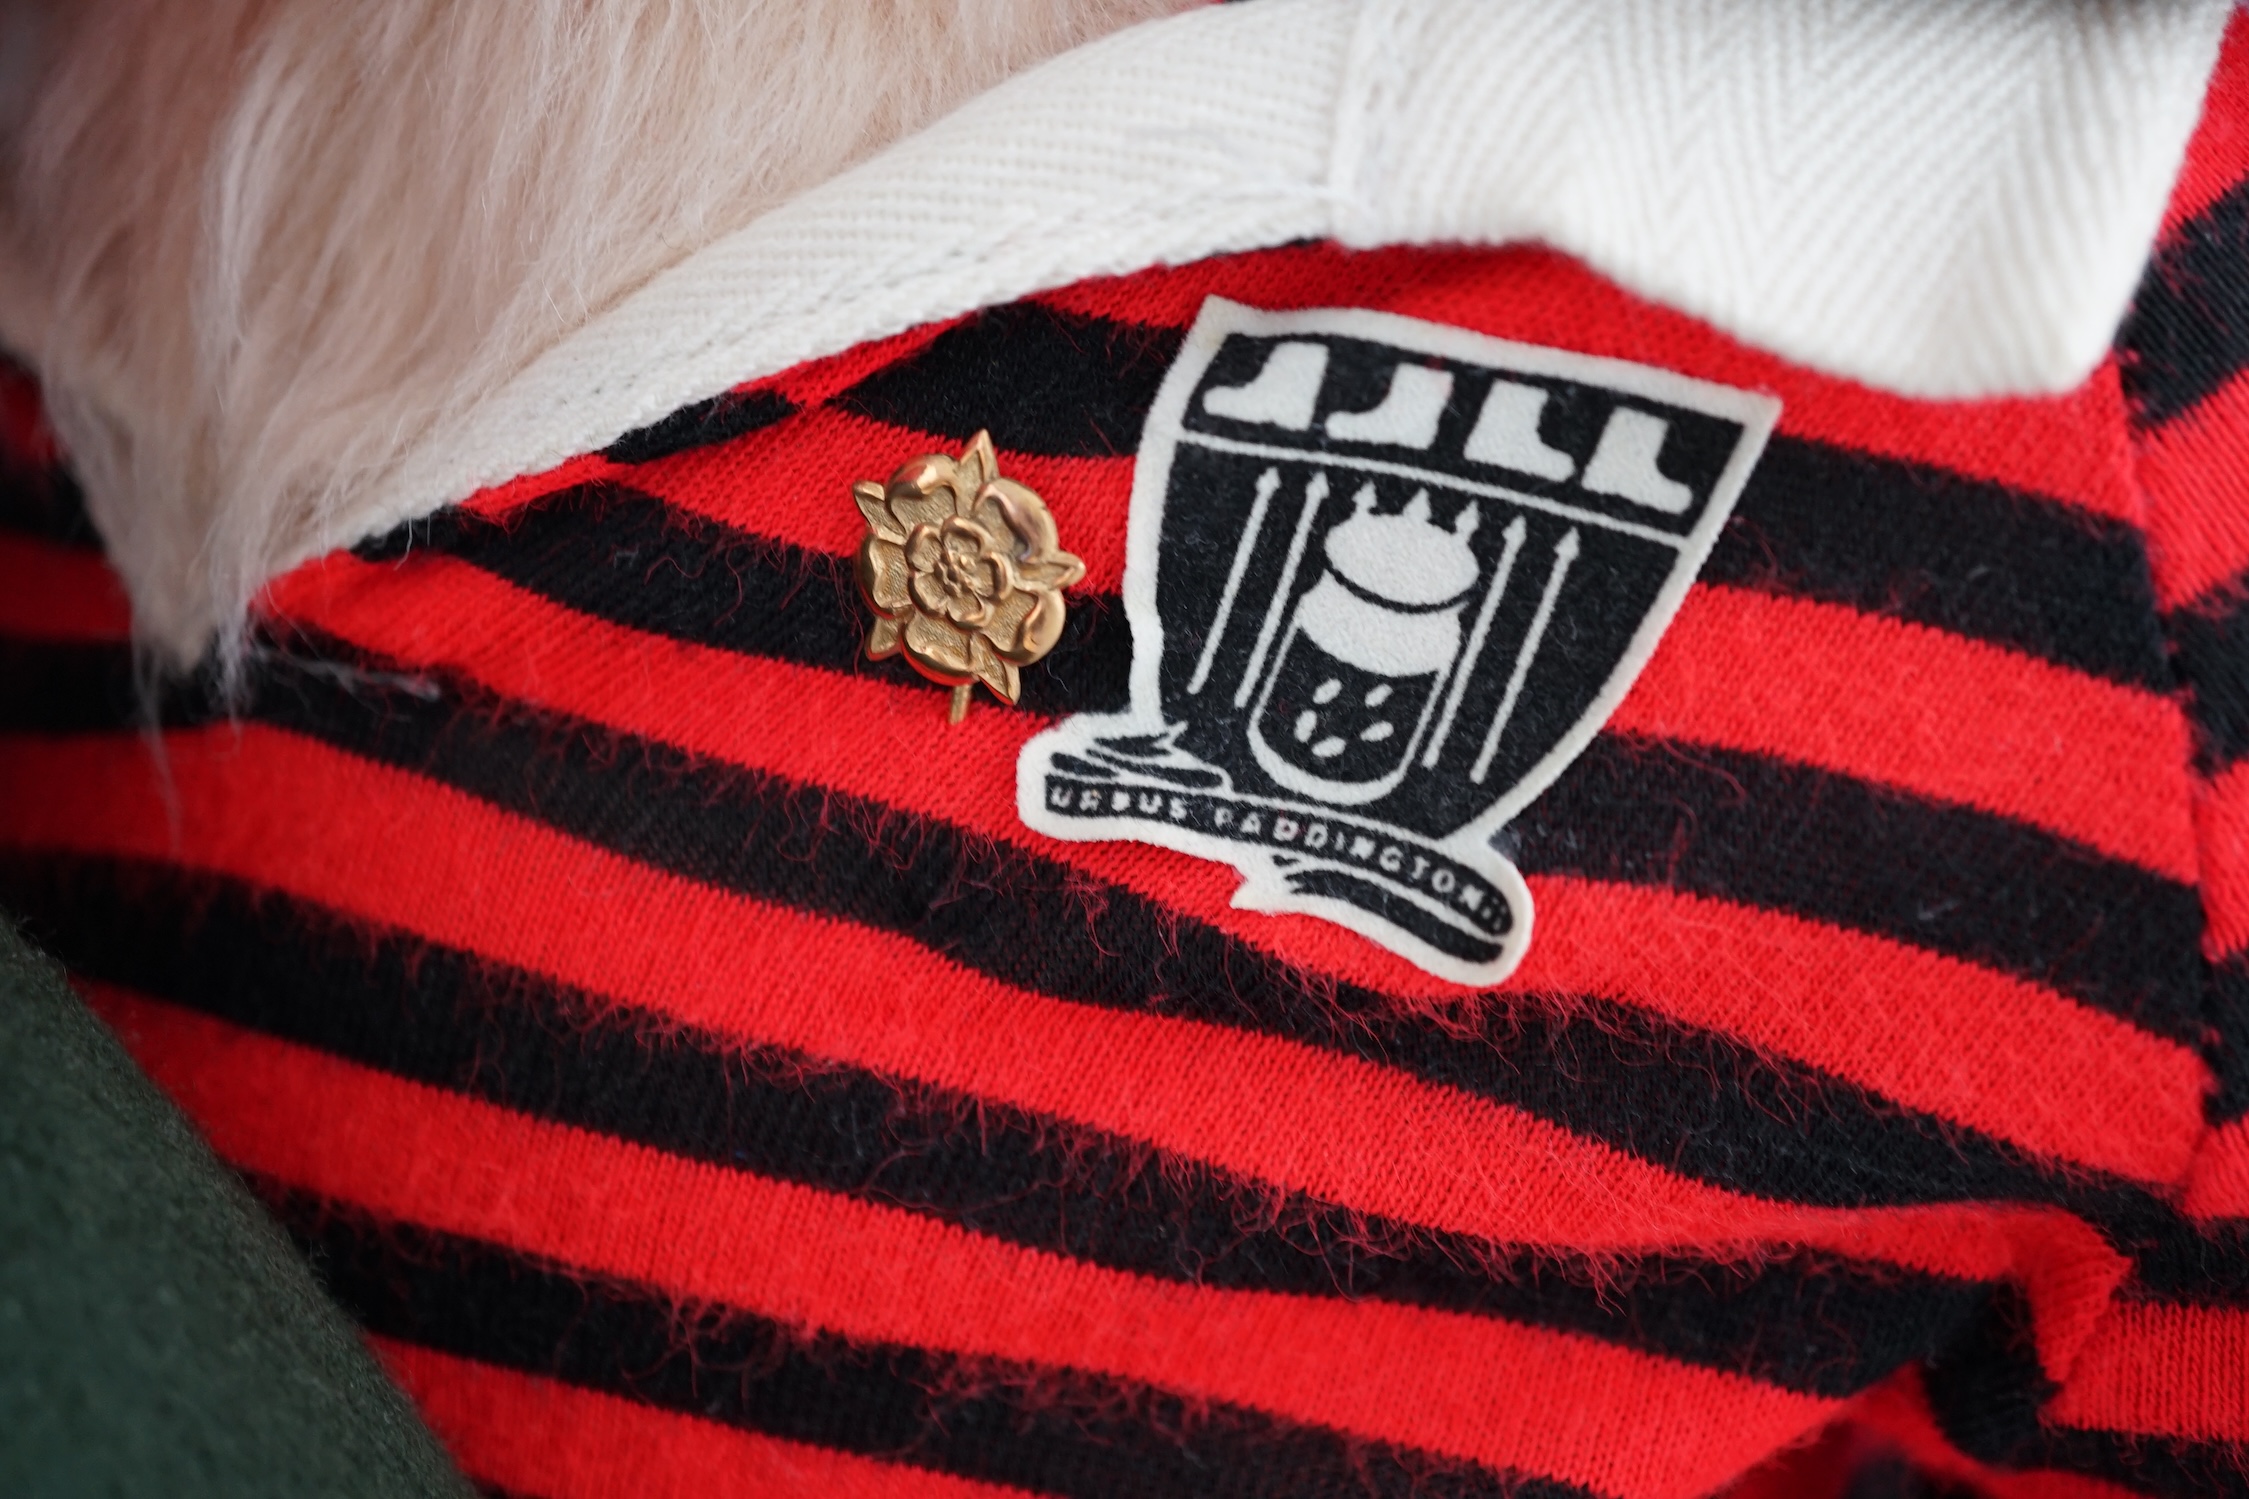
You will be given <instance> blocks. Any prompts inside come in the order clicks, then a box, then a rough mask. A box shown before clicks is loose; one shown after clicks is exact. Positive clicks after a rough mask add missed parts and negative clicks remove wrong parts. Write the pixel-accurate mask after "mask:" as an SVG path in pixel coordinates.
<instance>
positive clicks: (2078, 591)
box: [837, 262, 2249, 690]
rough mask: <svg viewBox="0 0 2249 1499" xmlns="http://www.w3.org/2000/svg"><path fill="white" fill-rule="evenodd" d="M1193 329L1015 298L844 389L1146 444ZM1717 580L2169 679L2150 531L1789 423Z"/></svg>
mask: <svg viewBox="0 0 2249 1499" xmlns="http://www.w3.org/2000/svg"><path fill="white" fill-rule="evenodd" d="M2244 263H2245V264H2249V262H2244ZM2243 284H2245V285H2249V279H2245V280H2244V283H2243ZM1179 341H1180V334H1179V333H1178V332H1176V331H1175V330H1171V329H1165V328H1150V327H1141V326H1137V325H1133V324H1128V323H1118V322H1110V321H1106V320H1102V319H1098V318H1088V317H1082V316H1078V315H1075V314H1070V313H1063V312H1058V311H1055V310H1053V309H1051V308H1047V307H1043V306H1041V305H1039V304H1037V303H1033V302H1024V303H1016V304H1013V305H1011V306H1007V307H1000V308H995V309H993V310H991V311H989V312H985V313H981V314H978V315H977V316H976V317H974V318H972V319H970V320H969V321H967V322H966V323H963V324H962V325H961V326H959V327H957V328H954V329H950V330H948V331H947V332H945V333H944V334H941V335H940V336H939V337H938V338H936V339H935V340H933V341H932V342H931V343H930V344H929V345H928V346H927V347H926V348H924V349H922V350H920V351H918V352H916V353H915V354H913V355H910V356H909V357H907V358H905V359H903V360H901V361H899V362H898V363H896V364H893V365H891V366H889V367H888V368H886V369H884V370H882V371H881V372H879V373H878V374H875V375H873V376H871V377H869V378H868V379H867V380H865V381H863V382H862V383H861V384H859V385H858V386H856V387H854V388H853V389H852V390H850V391H848V392H846V393H845V394H843V395H842V396H840V397H838V398H837V403H838V404H839V405H842V406H845V407H847V408H848V409H850V410H853V411H856V412H859V413H861V414H863V415H867V416H872V417H876V418H879V419H881V420H883V421H887V422H891V423H893V424H895V425H898V426H901V427H906V428H909V429H912V430H913V431H916V432H921V433H927V434H932V435H935V436H942V437H945V438H947V439H949V440H951V441H955V442H965V441H967V440H968V439H969V438H970V437H971V436H973V435H974V434H975V432H976V431H977V429H978V428H980V427H985V428H989V429H990V431H991V433H992V438H993V441H995V442H996V443H998V444H999V446H1000V447H1001V449H1002V450H1003V451H1008V450H1012V451H1014V452H1020V453H1041V454H1059V455H1068V456H1076V457H1106V456H1108V455H1111V454H1122V453H1132V452H1134V451H1136V450H1137V449H1138V446H1139V442H1140V429H1141V426H1142V424H1143V423H1144V421H1145V420H1146V417H1147V412H1148V407H1149V406H1150V404H1151V403H1153V401H1154V400H1155V395H1156V389H1157V387H1158V386H1159V385H1160V384H1161V383H1162V379H1163V375H1164V372H1165V368H1166V366H1168V364H1169V363H1170V361H1171V359H1172V358H1173V356H1174V355H1175V353H1176V352H1177V348H1178V344H1179ZM900 456H901V457H904V456H906V454H905V453H904V452H901V454H900ZM1704 575H1705V576H1706V577H1709V578H1711V579H1713V580H1716V581H1722V582H1731V583H1740V584H1744V585H1749V586H1756V587H1762V588H1769V589H1774V590H1777V591H1784V592H1787V593H1791V594H1795V595H1798V596H1800V597H1806V598H1814V599H1820V600H1823V601H1826V602H1831V603H1839V604H1846V605H1849V606H1850V607H1852V608H1855V609H1861V610H1865V611H1867V612H1870V613H1877V614H1884V615H1888V616H1891V617H1893V618H1898V619H1906V620H1911V621H1913V622H1915V623H1917V624H1925V625H1931V626H1934V627H1935V628H1938V629H1942V630H1949V631H1951V632H1953V633H1955V634H1960V635H1966V636H1970V637H1972V638H1975V639H1978V640H1986V641H1990V642H1992V643H1994V644H1997V645H2003V646H2006V647H2008V648H2009V649H2012V650H2019V651H2023V652H2026V653H2028V654H2030V655H2034V656H2038V657H2040V658H2041V659H2044V660H2048V661H2053V662H2055V663H2057V664H2059V665H2063V666H2067V667H2071V668H2073V669H2075V670H2079V671H2086V672H2091V673H2093V674H2095V675H2097V676H2102V677H2107V678H2110V679H2112V680H2115V681H2119V682H2127V683H2132V684H2134V685H2139V686H2146V687H2152V688H2155V689H2157V690H2166V689H2168V687H2169V685H2170V683H2169V679H2168V677H2167V676H2166V675H2165V665H2164V658H2163V642H2162V638H2161V635H2160V633H2159V632H2158V631H2157V629H2156V625H2155V599H2154V593H2153V589H2152V585H2151V584H2150V582H2149V578H2148V567H2147V558H2146V554H2145V549H2144V547H2143V546H2142V544H2141V540H2140V537H2139V534H2138V533H2137V532H2135V531H2134V530H2133V529H2132V528H2131V527H2129V526H2127V525H2124V524H2123V523H2121V522H2119V521H2113V520H2108V519H2106V518H2103V517H2100V516H2095V515H2090V514H2087V513H2086V512H2084V511H2083V510H2080V509H2078V508H2076V507H2074V506H2070V505H2065V504H2062V503H2060V502H2058V501H2055V500H2051V499H2047V498H2044V497H2042V496H2037V495H2032V494H2026V493H2023V492H2020V491H2016V490H2011V489H2008V488H2006V487H2004V486H2002V485H1998V484H1992V483H1987V482H1982V481H1978V480H1974V479H1969V478H1965V477H1963V476H1960V475H1957V474H1952V473H1948V472H1946V471H1944V470H1942V469H1938V468H1933V467H1930V466H1927V465H1924V464H1915V463H1908V462H1903V461H1899V460H1894V459H1887V458H1877V457H1874V456H1872V455H1870V454H1865V453H1859V452H1854V451H1851V450H1848V449H1844V448H1837V447H1831V446H1828V445H1825V444H1821V443H1816V442H1808V441H1804V440H1802V439H1797V438H1789V437H1776V438H1774V439H1773V440H1772V441H1771V442H1770V443H1769V444H1767V446H1766V449H1765V454H1764V457H1763V458H1762V459H1761V460H1760V461H1759V462H1758V465H1757V468H1756V470H1755V471H1754V472H1753V473H1752V474H1751V476H1750V479H1749V484H1748V487H1747V488H1746V490H1745V491H1744V492H1743V494H1742V497H1741V499H1740V501H1739V503H1738V504H1737V505H1736V507H1735V513H1734V516H1733V519H1732V520H1731V521H1730V522H1729V523H1728V525H1727V527H1726V529H1725V531H1724V532H1723V533H1722V535H1721V536H1720V538H1719V543H1718V547H1717V550H1716V552H1715V553H1714V554H1713V555H1712V557H1711V558H1710V560H1709V562H1708V563H1706V564H1705V567H1704Z"/></svg>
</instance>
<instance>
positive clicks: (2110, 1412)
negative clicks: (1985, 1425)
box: [2041, 1301, 2249, 1444]
mask: <svg viewBox="0 0 2249 1499" xmlns="http://www.w3.org/2000/svg"><path fill="white" fill-rule="evenodd" d="M2041 1414H2042V1415H2043V1417H2044V1419H2046V1420H2047V1421H2050V1422H2052V1423H2053V1424H2055V1425H2058V1426H2078V1427H2086V1428H2090V1429H2092V1430H2095V1431H2116V1432H2127V1433H2133V1434H2137V1435H2146V1436H2162V1437H2181V1438H2185V1439H2186V1440H2188V1441H2197V1442H2238V1443H2245V1444H2249V1311H2243V1310H2240V1309H2238V1308H2228V1307H2211V1306H2166V1305H2157V1304H2152V1303H2142V1302H2129V1301H2127V1302H2119V1303H2118V1304H2117V1305H2116V1306H2114V1307H2113V1308H2111V1309H2110V1311H2109V1314H2108V1315H2107V1316H2106V1317H2104V1318H2103V1319H2102V1320H2101V1323H2100V1325H2099V1326H2098V1327H2096V1328H2095V1329H2094V1331H2093V1335H2092V1336H2091V1337H2089V1338H2087V1339H2086V1340H2085V1344H2084V1346H2083V1347H2082V1348H2080V1349H2079V1350H2078V1354H2077V1362H2076V1363H2075V1364H2074V1365H2072V1366H2071V1368H2070V1371H2069V1381H2068V1383H2067V1384H2065V1385H2063V1386H2062V1391H2061V1393H2060V1394H2059V1395H2057V1396H2055V1397H2054V1399H2053V1400H2052V1401H2051V1402H2049V1403H2048V1405H2047V1406H2046V1409H2045V1410H2044V1411H2043V1412H2042V1413H2041Z"/></svg>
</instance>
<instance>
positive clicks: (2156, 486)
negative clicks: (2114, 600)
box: [2139, 375, 2249, 609]
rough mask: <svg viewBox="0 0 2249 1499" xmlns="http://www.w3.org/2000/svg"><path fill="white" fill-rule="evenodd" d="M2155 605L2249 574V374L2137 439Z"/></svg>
mask: <svg viewBox="0 0 2249 1499" xmlns="http://www.w3.org/2000/svg"><path fill="white" fill-rule="evenodd" d="M2139 465H2140V482H2141V484H2142V485H2143V486H2144V487H2145V488H2146V490H2147V494H2148V527H2149V534H2148V563H2149V566H2150V567H2151V568H2152V569H2153V570H2154V576H2155V596H2156V602H2157V603H2159V604H2161V605H2162V606H2163V607H2164V608H2165V609H2178V608H2183V607H2185V606H2186V605H2189V604H2192V603H2194V602H2195V601H2197V600H2198V599H2200V598H2202V597H2203V596H2204V595H2206V594H2208V593H2210V592H2211V591H2212V590H2213V589H2217V588H2221V587H2224V586H2225V585H2226V584H2227V583H2229V582H2231V581H2233V580H2234V579H2235V578H2238V577H2240V576H2241V575H2242V574H2243V573H2244V572H2249V375H2236V376H2235V377H2234V378H2233V379H2231V380H2229V381H2227V382H2226V383H2225V384H2224V385H2222V386H2220V387H2219V388H2218V389H2217V391H2216V392H2215V393H2213V394H2212V395H2211V396H2210V397H2209V398H2208V399H2206V400H2204V401H2202V402H2201V403H2199V404H2198V405H2196V406H2195V407H2194V408H2193V409H2192V410H2190V411H2188V412H2187V413H2186V414H2185V415H2183V416H2181V417H2179V418H2178V419H2177V420H2175V421H2171V422H2168V423H2166V424H2164V425H2163V426H2162V427H2160V428H2158V429H2156V430H2155V431H2153V432H2150V433H2148V434H2146V435H2145V436H2144V437H2142V439H2141V441H2140V455H2139Z"/></svg>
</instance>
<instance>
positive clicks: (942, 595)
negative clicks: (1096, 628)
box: [851, 432, 1085, 723]
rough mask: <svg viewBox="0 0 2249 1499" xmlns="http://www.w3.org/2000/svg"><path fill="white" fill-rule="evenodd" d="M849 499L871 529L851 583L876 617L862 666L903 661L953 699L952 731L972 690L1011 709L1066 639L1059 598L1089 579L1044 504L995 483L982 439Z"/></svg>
mask: <svg viewBox="0 0 2249 1499" xmlns="http://www.w3.org/2000/svg"><path fill="white" fill-rule="evenodd" d="M851 497H852V499H853V500H855V501H857V502H858V505H859V513H860V514H861V515H863V516H865V517H866V518H867V534H866V537H865V538H864V539H863V540H862V541H861V542H860V543H859V566H858V573H859V591H860V592H861V593H863V594H865V595H866V598H867V603H868V605H869V606H870V607H871V608H873V610H874V611H875V616H876V618H875V623H874V627H873V628H872V629H870V630H869V631H868V632H867V655H868V657H869V658H870V659H872V660H876V661H881V660H884V659H885V658H887V657H890V656H895V655H898V654H900V653H901V652H903V653H904V654H905V657H906V660H907V663H908V664H909V665H911V666H912V667H913V668H914V670H916V671H918V672H920V673H921V674H922V675H923V676H925V677H927V678H929V679H930V680H931V681H932V682H941V683H943V684H945V685H946V686H948V687H950V688H952V689H953V706H952V713H951V720H952V722H954V723H959V722H960V721H961V715H962V714H964V713H966V712H967V711H968V700H969V695H970V694H971V693H972V692H973V691H974V690H975V684H976V683H978V682H982V683H983V684H984V685H985V686H987V687H989V688H991V689H992V692H993V693H994V694H995V695H996V696H997V697H998V698H999V699H1000V701H1002V702H1004V703H1010V704H1012V703H1013V702H1014V701H1015V699H1016V697H1017V696H1018V695H1019V694H1020V692H1021V690H1022V679H1021V675H1020V668H1022V667H1025V666H1029V665H1030V664H1031V663H1032V662H1034V661H1036V660H1038V659H1039V658H1040V657H1042V656H1044V655H1045V654H1046V653H1047V652H1048V651H1051V650H1053V649H1054V643H1055V642H1056V641H1057V640H1060V639H1061V638H1062V619H1063V603H1062V590H1063V589H1065V588H1067V587H1069V586H1070V585H1071V584H1072V583H1075V582H1077V581H1078V580H1079V579H1080V578H1082V577H1084V576H1085V563H1084V562H1082V561H1080V560H1079V559H1078V558H1076V557H1074V556H1072V555H1071V554H1070V553H1068V552H1065V551H1063V550H1062V544H1061V538H1060V537H1059V536H1058V535H1057V534H1056V533H1055V529H1054V517H1053V516H1052V515H1051V514H1050V513H1048V511H1047V508H1046V502H1045V501H1044V500H1042V499H1040V498H1039V497H1038V496H1037V495H1036V494H1034V493H1032V492H1031V490H1030V489H1028V488H1027V487H1025V486H1024V485H1021V484H1018V483H1016V482H1015V481H1014V480H1013V479H1003V478H1001V477H1000V466H999V457H998V455H997V454H995V453H994V452H993V451H992V439H991V436H990V434H988V433H984V432H979V433H977V434H976V438H975V440H974V441H973V442H971V443H969V445H968V451H967V452H965V453H963V454H961V456H960V457H959V458H958V459H952V458H947V457H944V456H943V455H941V454H936V453H932V454H929V455H927V456H925V457H921V458H916V459H914V460H913V461H912V462H910V463H907V464H904V465H903V466H901V467H900V468H899V470H898V472H896V473H894V474H892V475H891V476H890V482H889V483H888V484H877V483H875V482H874V481H873V480H871V479H862V480H860V481H859V482H858V483H856V484H854V485H852V486H851Z"/></svg>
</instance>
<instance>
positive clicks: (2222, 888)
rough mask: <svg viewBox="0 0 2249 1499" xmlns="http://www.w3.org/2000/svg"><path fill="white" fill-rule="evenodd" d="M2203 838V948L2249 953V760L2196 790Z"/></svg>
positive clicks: (2196, 818)
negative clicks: (2205, 923)
mask: <svg viewBox="0 0 2249 1499" xmlns="http://www.w3.org/2000/svg"><path fill="white" fill-rule="evenodd" d="M2194 821H2195V827H2196V830H2197V831H2198V832H2199V833H2200V834H2201V842H2202V911H2203V916H2204V919H2205V920H2206V921H2207V923H2208V925H2207V927H2206V928H2205V929H2204V932H2203V947H2204V949H2205V950H2206V951H2207V952H2208V953H2209V954H2210V956H2211V957H2213V958H2222V957H2226V956H2228V955H2231V954H2236V953H2241V952H2244V951H2249V760H2244V761H2242V762H2241V763H2239V764H2237V765H2235V766H2234V767H2233V768H2232V769H2231V770H2228V771H2227V772H2226V773H2225V774H2224V775H2221V776H2219V777H2217V778H2216V779H2214V780H2211V781H2207V782H2205V783H2203V784H2202V785H2201V786H2200V787H2199V788H2198V789H2197V791H2196V794H2195V801H2194Z"/></svg>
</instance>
